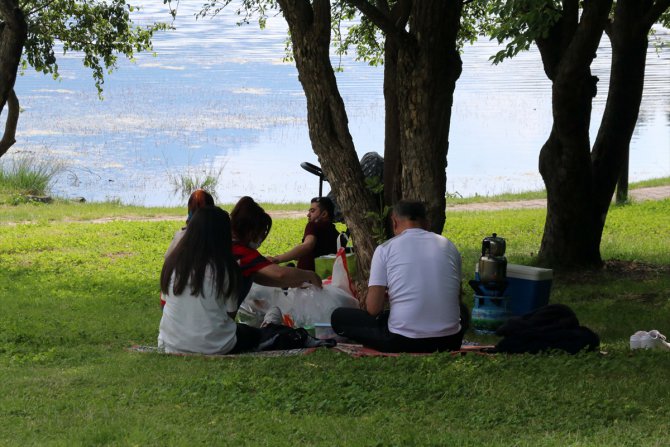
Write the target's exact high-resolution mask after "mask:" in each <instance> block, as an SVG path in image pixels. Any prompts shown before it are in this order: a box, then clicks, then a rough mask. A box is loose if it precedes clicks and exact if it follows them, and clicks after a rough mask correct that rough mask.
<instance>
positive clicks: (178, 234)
mask: <svg viewBox="0 0 670 447" xmlns="http://www.w3.org/2000/svg"><path fill="white" fill-rule="evenodd" d="M184 233H186V227H184V228H180V229H179V230H177V232H176V233H175V234H174V236H173V237H172V240H171V241H170V245H169V246H168V249H167V250H166V251H165V258H167V257H168V256H169V255H170V253H172V250H174V248H175V247H176V246H177V244H178V243H179V241H181V238H183V237H184Z"/></svg>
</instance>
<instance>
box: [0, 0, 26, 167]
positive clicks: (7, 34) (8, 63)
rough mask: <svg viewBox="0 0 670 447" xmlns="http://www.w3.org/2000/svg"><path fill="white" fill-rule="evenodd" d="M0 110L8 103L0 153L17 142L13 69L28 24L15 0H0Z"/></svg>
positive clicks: (17, 105) (15, 68) (14, 75)
mask: <svg viewBox="0 0 670 447" xmlns="http://www.w3.org/2000/svg"><path fill="white" fill-rule="evenodd" d="M0 20H1V21H2V25H0V113H2V110H3V109H4V107H5V104H7V106H8V113H7V121H6V124H5V132H4V133H3V136H2V139H0V157H2V156H3V155H4V154H5V153H6V152H7V151H8V150H9V148H10V147H12V145H13V144H14V143H15V142H16V140H15V138H14V136H15V133H16V124H17V122H18V119H19V100H18V98H17V97H16V94H15V93H14V83H15V82H16V73H17V71H18V69H19V63H20V62H21V53H22V52H23V44H24V42H25V41H26V36H27V25H26V21H25V17H24V16H23V12H22V11H21V10H20V9H19V5H18V2H17V1H16V0H0Z"/></svg>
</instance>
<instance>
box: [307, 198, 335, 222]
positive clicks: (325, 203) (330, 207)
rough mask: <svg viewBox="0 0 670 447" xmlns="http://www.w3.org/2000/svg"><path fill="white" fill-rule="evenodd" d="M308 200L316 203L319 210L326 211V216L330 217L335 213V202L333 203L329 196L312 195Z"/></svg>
mask: <svg viewBox="0 0 670 447" xmlns="http://www.w3.org/2000/svg"><path fill="white" fill-rule="evenodd" d="M310 202H311V203H316V204H318V205H319V208H320V209H321V211H326V212H328V217H329V218H330V219H332V218H333V216H334V215H335V204H334V203H333V201H332V200H330V198H328V197H314V198H313V199H312V200H311V201H310Z"/></svg>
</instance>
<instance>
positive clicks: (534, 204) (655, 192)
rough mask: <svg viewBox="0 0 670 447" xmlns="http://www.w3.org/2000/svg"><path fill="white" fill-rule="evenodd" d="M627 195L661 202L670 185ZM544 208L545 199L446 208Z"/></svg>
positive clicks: (464, 209)
mask: <svg viewBox="0 0 670 447" xmlns="http://www.w3.org/2000/svg"><path fill="white" fill-rule="evenodd" d="M629 194H630V197H631V199H632V200H634V201H637V202H642V201H645V200H661V199H665V198H668V197H670V185H668V186H655V187H651V188H637V189H631V190H630V191H629ZM546 206H547V200H546V199H532V200H513V201H510V202H482V203H466V204H463V205H452V206H448V207H447V212H449V211H495V210H508V209H524V208H545V207H546Z"/></svg>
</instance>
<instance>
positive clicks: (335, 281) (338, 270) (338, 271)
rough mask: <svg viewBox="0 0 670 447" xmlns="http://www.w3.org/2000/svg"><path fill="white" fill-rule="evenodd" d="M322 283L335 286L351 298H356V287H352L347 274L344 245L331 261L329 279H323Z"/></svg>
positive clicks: (352, 284)
mask: <svg viewBox="0 0 670 447" xmlns="http://www.w3.org/2000/svg"><path fill="white" fill-rule="evenodd" d="M324 284H328V285H331V286H334V287H337V288H339V289H341V290H343V291H344V292H346V293H347V294H348V295H350V296H351V297H352V298H356V295H357V294H356V288H355V287H354V283H353V282H352V281H351V276H350V275H349V267H348V265H347V254H346V252H345V250H344V247H342V248H340V249H339V250H337V255H336V256H335V262H334V263H333V275H332V276H331V277H330V278H329V279H327V280H325V281H324Z"/></svg>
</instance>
